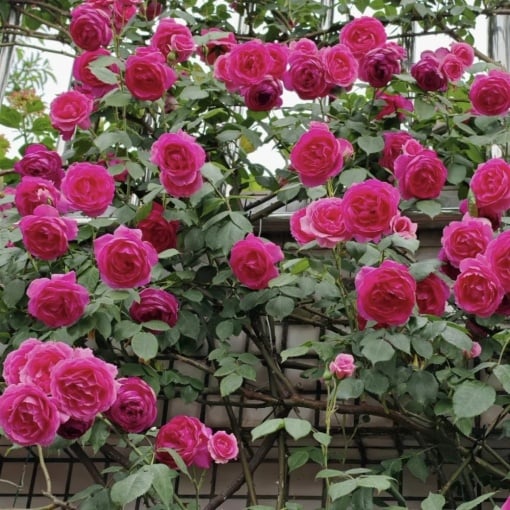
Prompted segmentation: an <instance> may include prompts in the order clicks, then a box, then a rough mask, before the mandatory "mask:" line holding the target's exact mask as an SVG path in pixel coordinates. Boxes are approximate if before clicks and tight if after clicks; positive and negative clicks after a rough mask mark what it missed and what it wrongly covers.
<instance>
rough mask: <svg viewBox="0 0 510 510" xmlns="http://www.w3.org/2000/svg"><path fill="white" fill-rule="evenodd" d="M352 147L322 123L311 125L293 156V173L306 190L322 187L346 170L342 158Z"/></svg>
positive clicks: (297, 143)
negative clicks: (295, 173)
mask: <svg viewBox="0 0 510 510" xmlns="http://www.w3.org/2000/svg"><path fill="white" fill-rule="evenodd" d="M348 146H350V147H351V148H352V145H350V143H349V142H348V141H347V140H344V139H337V138H336V137H335V135H334V134H333V133H331V131H330V130H329V128H328V125H327V124H324V123H323V122H314V121H312V122H311V123H310V128H309V130H308V131H307V132H306V133H304V134H303V135H301V137H300V138H299V140H298V141H297V142H296V144H295V145H294V147H292V150H291V152H290V163H291V166H292V169H293V170H295V171H296V172H297V174H298V175H299V178H300V180H301V182H302V183H303V184H304V185H305V186H320V185H321V184H325V183H326V181H327V180H328V179H329V178H331V177H334V176H335V175H338V174H339V173H340V171H341V170H342V167H343V163H344V161H343V154H344V152H345V151H348Z"/></svg>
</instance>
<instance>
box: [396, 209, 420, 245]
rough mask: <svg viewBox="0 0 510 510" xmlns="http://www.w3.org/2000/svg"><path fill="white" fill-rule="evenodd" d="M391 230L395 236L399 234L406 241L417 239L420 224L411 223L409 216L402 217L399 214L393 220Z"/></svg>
mask: <svg viewBox="0 0 510 510" xmlns="http://www.w3.org/2000/svg"><path fill="white" fill-rule="evenodd" d="M390 228H391V231H392V232H393V233H394V234H398V235H399V236H400V237H403V238H404V239H416V231H417V230H418V224H417V223H414V222H413V221H411V219H410V218H409V217H408V216H402V215H401V214H400V213H398V214H396V215H395V216H393V218H391V221H390Z"/></svg>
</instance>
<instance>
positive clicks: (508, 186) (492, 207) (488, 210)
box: [470, 158, 510, 216]
mask: <svg viewBox="0 0 510 510" xmlns="http://www.w3.org/2000/svg"><path fill="white" fill-rule="evenodd" d="M470 187H471V191H472V192H473V195H474V197H475V201H476V206H477V207H478V209H483V210H484V212H485V214H492V215H496V216H497V215H499V214H500V213H502V212H505V211H506V210H508V209H510V164H509V163H507V162H506V161H505V160H504V159H502V158H493V159H490V160H489V161H486V162H485V163H481V164H480V165H478V167H477V168H476V170H475V173H474V174H473V177H472V178H471V182H470Z"/></svg>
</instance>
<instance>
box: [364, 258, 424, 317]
mask: <svg viewBox="0 0 510 510" xmlns="http://www.w3.org/2000/svg"><path fill="white" fill-rule="evenodd" d="M355 287H356V293H357V306H358V313H359V315H360V316H361V317H362V318H363V319H366V320H367V321H376V322H377V323H378V324H379V325H382V326H401V325H403V324H405V323H406V322H407V320H408V319H409V317H410V316H411V313H412V311H413V308H414V305H415V303H416V281H415V280H414V278H413V277H412V276H411V273H410V272H409V268H408V267H407V266H405V265H404V264H400V263H398V262H394V261H393V260H385V261H384V262H383V263H382V264H381V265H380V266H379V267H369V266H363V267H362V268H361V269H360V271H359V272H358V274H357V275H356V278H355Z"/></svg>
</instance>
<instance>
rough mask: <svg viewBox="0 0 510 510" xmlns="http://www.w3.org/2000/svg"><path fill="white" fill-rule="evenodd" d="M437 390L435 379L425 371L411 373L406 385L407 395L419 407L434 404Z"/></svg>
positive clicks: (437, 384) (437, 385)
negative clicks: (419, 405)
mask: <svg viewBox="0 0 510 510" xmlns="http://www.w3.org/2000/svg"><path fill="white" fill-rule="evenodd" d="M438 389H439V383H438V382H437V379H436V378H435V377H434V376H433V375H432V374H431V373H430V372H425V371H419V372H413V373H412V375H411V377H410V378H409V381H408V383H407V390H408V391H409V394H410V395H411V397H413V399H414V400H416V402H418V403H419V404H421V405H426V404H428V403H431V402H434V401H435V400H436V397H437V391H438Z"/></svg>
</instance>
